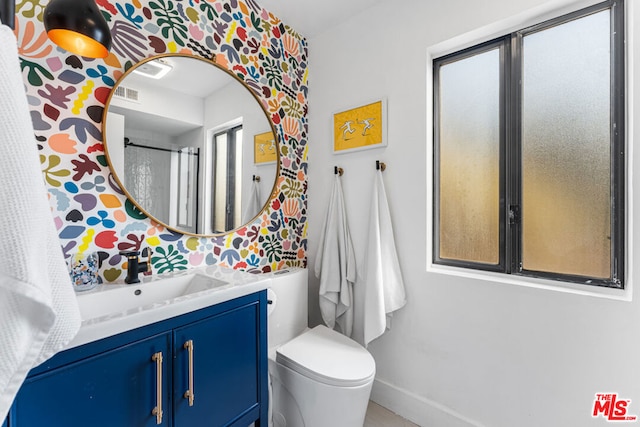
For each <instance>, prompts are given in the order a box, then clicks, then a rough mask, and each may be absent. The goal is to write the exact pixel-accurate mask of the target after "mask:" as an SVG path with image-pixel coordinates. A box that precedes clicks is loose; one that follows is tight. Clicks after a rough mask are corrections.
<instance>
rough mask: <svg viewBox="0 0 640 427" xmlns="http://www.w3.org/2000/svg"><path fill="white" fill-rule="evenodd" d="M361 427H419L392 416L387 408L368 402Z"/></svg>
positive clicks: (395, 415)
mask: <svg viewBox="0 0 640 427" xmlns="http://www.w3.org/2000/svg"><path fill="white" fill-rule="evenodd" d="M363 427H419V426H418V425H417V424H414V423H412V422H411V421H408V420H405V419H404V418H402V417H401V416H399V415H397V414H394V413H393V412H391V411H390V410H388V409H387V408H385V407H383V406H380V405H378V404H377V403H374V402H371V401H369V407H368V408H367V416H366V417H365V419H364V426H363Z"/></svg>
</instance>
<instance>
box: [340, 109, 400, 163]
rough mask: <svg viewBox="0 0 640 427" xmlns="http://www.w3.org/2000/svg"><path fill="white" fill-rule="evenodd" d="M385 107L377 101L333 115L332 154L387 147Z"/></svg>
mask: <svg viewBox="0 0 640 427" xmlns="http://www.w3.org/2000/svg"><path fill="white" fill-rule="evenodd" d="M386 116H387V105H386V100H385V99H379V100H376V101H373V102H371V103H368V104H364V105H361V106H359V107H355V108H351V109H348V110H344V111H340V112H337V113H334V114H333V152H334V153H336V154H339V153H346V152H351V151H358V150H367V149H370V148H379V147H386V145H387V135H386V133H387V123H386Z"/></svg>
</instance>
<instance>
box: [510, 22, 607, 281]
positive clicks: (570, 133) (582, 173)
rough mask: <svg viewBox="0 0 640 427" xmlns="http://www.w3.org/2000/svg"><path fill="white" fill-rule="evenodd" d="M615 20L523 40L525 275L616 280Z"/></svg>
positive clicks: (560, 28)
mask: <svg viewBox="0 0 640 427" xmlns="http://www.w3.org/2000/svg"><path fill="white" fill-rule="evenodd" d="M609 33H610V15H609V11H604V12H599V13H596V14H593V15H590V16H587V17H584V18H581V19H578V20H575V21H571V22H568V23H565V24H563V25H559V26H556V27H553V28H550V29H547V30H544V31H541V32H537V33H533V34H531V35H527V36H525V37H524V38H523V43H524V45H523V114H522V120H523V122H522V139H523V145H522V147H523V148H522V156H523V162H522V163H523V177H522V179H523V182H522V184H523V187H522V188H523V195H522V196H523V197H522V198H523V201H522V202H523V209H522V212H523V218H522V221H523V235H522V240H523V241H522V245H523V246H522V248H523V249H522V262H523V268H524V269H525V270H534V271H545V272H557V273H565V274H575V275H582V276H591V277H600V278H607V277H609V276H610V254H611V245H610V244H611V240H610V233H611V219H610V215H611V194H610V185H611V181H610V176H611V170H610V164H611V159H610V136H611V135H610V131H609V127H610V122H611V119H610V108H611V106H610V84H611V80H610V69H611V64H610V39H609V37H610V35H609Z"/></svg>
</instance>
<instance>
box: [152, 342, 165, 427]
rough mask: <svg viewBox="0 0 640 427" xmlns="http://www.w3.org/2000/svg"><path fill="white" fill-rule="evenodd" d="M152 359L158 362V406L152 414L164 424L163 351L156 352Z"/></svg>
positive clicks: (158, 421) (159, 422)
mask: <svg viewBox="0 0 640 427" xmlns="http://www.w3.org/2000/svg"><path fill="white" fill-rule="evenodd" d="M151 360H152V361H154V362H156V407H155V408H153V411H151V414H152V415H155V416H156V424H162V352H161V351H159V352H157V353H155V354H154V355H153V356H151Z"/></svg>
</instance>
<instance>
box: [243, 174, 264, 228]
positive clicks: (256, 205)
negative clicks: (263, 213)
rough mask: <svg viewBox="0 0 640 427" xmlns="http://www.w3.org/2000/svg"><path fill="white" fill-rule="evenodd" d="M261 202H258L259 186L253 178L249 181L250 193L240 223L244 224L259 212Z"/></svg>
mask: <svg viewBox="0 0 640 427" xmlns="http://www.w3.org/2000/svg"><path fill="white" fill-rule="evenodd" d="M261 207H262V204H261V203H260V187H259V185H258V181H256V180H255V179H254V180H253V182H252V183H251V193H250V194H249V200H248V202H247V207H246V208H245V209H244V213H243V214H242V223H243V224H246V223H247V222H249V221H251V220H252V219H253V218H255V216H256V215H258V212H260V208H261Z"/></svg>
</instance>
